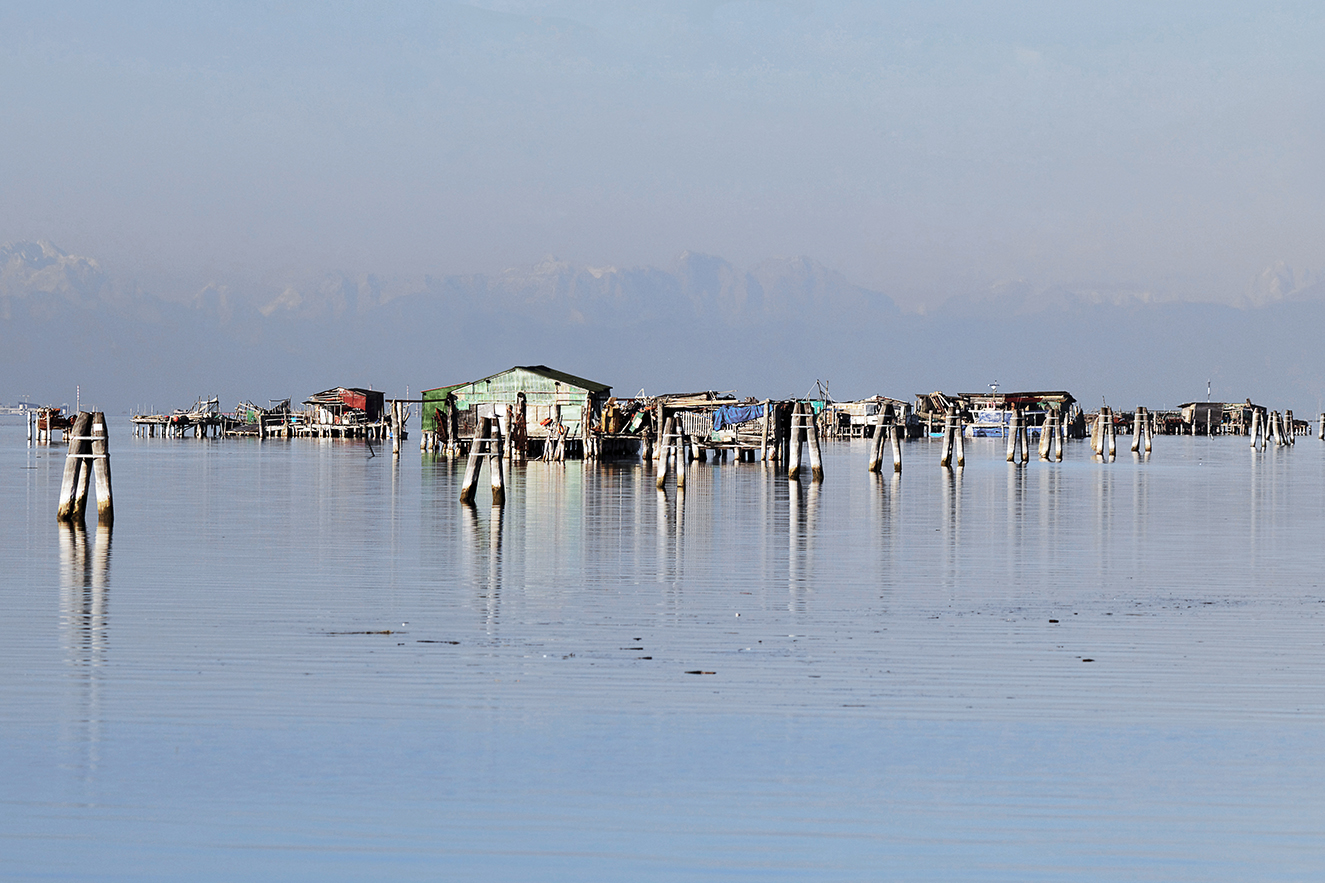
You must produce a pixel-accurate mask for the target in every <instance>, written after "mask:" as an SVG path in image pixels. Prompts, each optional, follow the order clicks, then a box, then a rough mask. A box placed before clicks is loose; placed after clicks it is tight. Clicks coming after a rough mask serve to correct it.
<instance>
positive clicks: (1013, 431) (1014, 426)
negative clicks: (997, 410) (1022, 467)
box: [1007, 405, 1021, 463]
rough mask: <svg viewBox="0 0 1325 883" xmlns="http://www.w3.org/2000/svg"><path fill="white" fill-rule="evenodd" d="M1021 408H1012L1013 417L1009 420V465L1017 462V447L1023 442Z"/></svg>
mask: <svg viewBox="0 0 1325 883" xmlns="http://www.w3.org/2000/svg"><path fill="white" fill-rule="evenodd" d="M1020 430H1021V408H1018V407H1016V406H1015V405H1014V406H1013V407H1012V415H1011V417H1010V418H1009V420H1008V429H1007V432H1008V443H1007V453H1008V455H1007V461H1008V462H1009V463H1016V462H1017V445H1018V444H1020V442H1021V432H1020Z"/></svg>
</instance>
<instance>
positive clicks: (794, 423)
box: [787, 402, 805, 479]
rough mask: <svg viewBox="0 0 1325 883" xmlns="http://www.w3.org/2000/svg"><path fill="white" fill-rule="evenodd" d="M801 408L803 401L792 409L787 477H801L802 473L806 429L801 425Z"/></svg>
mask: <svg viewBox="0 0 1325 883" xmlns="http://www.w3.org/2000/svg"><path fill="white" fill-rule="evenodd" d="M801 408H802V405H801V403H800V402H797V403H796V404H795V405H794V406H792V409H791V438H790V439H789V442H790V444H789V447H788V449H787V477H788V478H791V479H796V478H800V474H801V435H802V433H803V432H804V431H805V430H804V427H803V426H801Z"/></svg>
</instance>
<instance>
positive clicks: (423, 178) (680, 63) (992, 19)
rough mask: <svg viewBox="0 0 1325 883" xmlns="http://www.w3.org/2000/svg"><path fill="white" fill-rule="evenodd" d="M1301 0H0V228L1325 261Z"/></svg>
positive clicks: (94, 237)
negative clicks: (356, 0) (382, 0)
mask: <svg viewBox="0 0 1325 883" xmlns="http://www.w3.org/2000/svg"><path fill="white" fill-rule="evenodd" d="M1322 38H1325V13H1322V11H1321V7H1319V5H1318V4H1308V3H1301V4H1274V5H1265V4H1199V5H1198V4H1186V3H1183V4H1163V3H1124V4H1095V3H1091V4H1077V3H1024V4H999V3H937V4H936V3H918V4H875V3H845V2H844V3H832V2H739V3H714V2H707V3H703V2H689V3H670V4H669V3H648V4H632V3H607V2H505V3H475V4H459V3H440V2H439V3H398V4H388V5H385V6H380V5H376V4H375V5H374V6H373V7H372V8H368V7H367V6H365V5H361V4H344V5H334V4H322V3H317V4H313V3H307V4H305V3H281V4H267V3H250V4H240V3H224V4H221V3H188V4H181V3H160V4H153V3H117V4H99V3H85V4H79V3H58V2H55V3H53V2H40V3H25V2H12V0H11V2H9V3H7V4H5V5H4V7H3V9H2V10H0V82H2V83H3V89H0V114H2V115H3V119H4V120H5V125H4V126H3V127H0V166H3V168H4V169H5V173H4V174H3V175H0V209H2V211H0V240H12V239H36V238H48V239H52V240H54V241H56V242H57V243H59V244H60V245H61V246H62V247H64V248H65V249H67V250H70V251H75V252H78V253H83V254H91V255H93V256H96V257H99V258H100V259H101V260H103V262H108V263H111V264H113V265H118V268H119V269H121V270H128V271H131V272H141V273H144V274H165V275H175V276H178V277H180V278H190V279H193V278H201V277H206V276H208V275H210V274H216V273H236V274H240V275H252V276H261V275H263V274H272V273H280V272H284V271H291V270H299V271H303V270H324V269H338V270H345V271H349V272H364V271H373V272H378V273H425V272H426V273H463V272H491V271H495V270H499V269H501V268H502V267H504V266H508V265H511V264H518V263H526V262H529V261H532V260H535V259H537V258H538V257H540V256H542V255H544V254H547V253H553V254H557V255H559V256H561V257H563V258H567V259H570V260H578V261H586V262H590V263H594V264H616V265H633V264H647V263H652V264H666V263H667V262H669V261H670V260H671V259H672V257H673V256H674V255H675V254H677V253H678V252H680V251H682V250H684V249H690V250H695V251H704V252H710V253H714V254H721V255H724V256H726V257H727V258H729V259H731V260H732V261H734V262H737V263H746V264H748V263H752V262H755V261H758V260H761V259H763V258H766V257H769V256H773V255H794V254H807V255H811V256H814V257H815V258H817V259H819V260H821V261H823V262H824V263H826V264H828V265H830V266H833V267H835V268H837V269H840V270H841V271H843V272H844V273H845V274H846V275H847V276H848V277H850V278H851V279H852V280H853V281H856V282H858V283H860V284H864V285H868V286H871V287H874V288H877V289H879V290H882V291H885V292H887V293H888V294H890V295H892V296H894V297H895V298H897V299H898V300H899V301H900V302H902V303H903V304H906V305H917V304H921V303H925V302H930V303H932V302H935V301H937V300H939V299H942V298H943V297H946V296H948V295H950V294H954V293H963V292H966V291H970V290H979V289H981V288H983V287H987V286H988V285H989V284H990V283H992V282H996V281H998V280H1002V279H1008V278H1018V277H1024V278H1027V279H1029V280H1032V281H1033V282H1035V283H1038V284H1049V283H1066V284H1079V285H1103V284H1125V285H1128V286H1134V287H1137V288H1141V289H1145V290H1153V291H1155V292H1156V293H1157V294H1159V295H1161V296H1182V297H1194V298H1202V299H1205V298H1208V299H1212V300H1223V301H1231V300H1233V299H1235V298H1236V297H1238V296H1240V295H1241V294H1243V293H1244V291H1245V290H1246V288H1247V286H1248V284H1249V282H1250V280H1251V278H1252V277H1253V276H1254V275H1255V274H1256V273H1258V272H1259V271H1260V270H1261V269H1263V268H1264V267H1265V266H1267V265H1269V264H1271V263H1273V262H1275V261H1284V262H1286V263H1288V264H1289V265H1291V266H1293V267H1296V268H1299V269H1303V268H1305V269H1312V270H1320V269H1322V268H1325V242H1323V241H1322V237H1321V235H1320V231H1321V229H1322V220H1325V208H1323V206H1325V171H1323V170H1325V164H1323V163H1322V159H1325V150H1323V149H1322V148H1323V147H1325V137H1323V136H1325V132H1322V122H1323V121H1325V70H1323V67H1325V60H1323V58H1325V53H1322V52H1321V51H1320V47H1321V46H1322V45H1325V39H1322Z"/></svg>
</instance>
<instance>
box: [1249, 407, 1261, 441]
mask: <svg viewBox="0 0 1325 883" xmlns="http://www.w3.org/2000/svg"><path fill="white" fill-rule="evenodd" d="M1247 435H1249V436H1250V437H1251V449H1252V450H1253V451H1255V450H1258V449H1259V448H1260V444H1261V409H1260V408H1255V409H1253V410H1252V412H1251V429H1249V430H1248V431H1247Z"/></svg>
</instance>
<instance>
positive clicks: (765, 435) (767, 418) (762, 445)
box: [759, 399, 1325, 463]
mask: <svg viewBox="0 0 1325 883" xmlns="http://www.w3.org/2000/svg"><path fill="white" fill-rule="evenodd" d="M772 411H773V409H772V407H771V406H770V403H769V400H768V399H764V425H763V429H762V432H761V433H760V439H759V462H761V463H767V462H768V442H769V428H770V427H771V426H772V422H773V414H772ZM1321 438H1325V436H1321Z"/></svg>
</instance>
